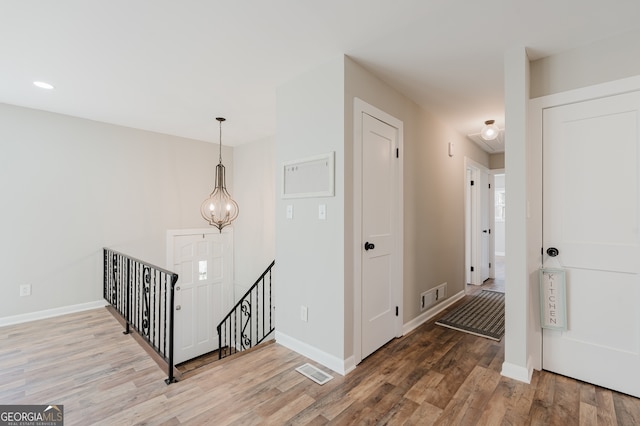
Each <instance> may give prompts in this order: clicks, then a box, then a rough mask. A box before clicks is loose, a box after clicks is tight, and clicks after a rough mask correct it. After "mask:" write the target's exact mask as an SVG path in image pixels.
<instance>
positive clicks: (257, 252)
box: [231, 138, 276, 300]
mask: <svg viewBox="0 0 640 426" xmlns="http://www.w3.org/2000/svg"><path fill="white" fill-rule="evenodd" d="M233 182H234V192H233V193H232V194H231V195H232V196H233V197H234V199H235V200H236V202H237V203H238V205H239V206H240V215H239V216H238V219H236V221H235V223H234V226H233V228H234V238H235V241H234V258H235V259H234V271H235V272H234V281H235V283H234V288H235V300H238V299H239V298H240V297H242V295H243V294H244V292H246V290H248V288H249V287H250V286H251V285H253V283H254V282H255V280H256V279H257V278H258V277H259V276H260V274H262V272H263V271H264V270H265V268H266V267H267V266H269V264H270V263H271V261H272V260H274V259H275V201H276V198H275V197H276V194H275V138H268V139H265V140H260V141H256V142H252V143H247V144H243V145H240V146H237V147H235V148H234V150H233Z"/></svg>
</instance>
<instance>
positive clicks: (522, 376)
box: [500, 361, 533, 383]
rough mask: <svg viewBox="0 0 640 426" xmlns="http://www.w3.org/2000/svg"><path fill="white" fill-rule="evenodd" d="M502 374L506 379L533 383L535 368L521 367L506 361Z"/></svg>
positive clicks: (503, 364)
mask: <svg viewBox="0 0 640 426" xmlns="http://www.w3.org/2000/svg"><path fill="white" fill-rule="evenodd" d="M500 374H501V375H503V376H504V377H508V378H510V379H514V380H518V381H520V382H524V383H531V376H532V375H533V368H532V367H531V366H527V367H523V366H521V365H516V364H512V363H510V362H506V361H505V362H503V363H502V371H501V372H500Z"/></svg>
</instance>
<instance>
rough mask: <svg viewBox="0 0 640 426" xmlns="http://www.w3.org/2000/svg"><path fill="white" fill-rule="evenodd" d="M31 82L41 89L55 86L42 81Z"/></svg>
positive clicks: (49, 88)
mask: <svg viewBox="0 0 640 426" xmlns="http://www.w3.org/2000/svg"><path fill="white" fill-rule="evenodd" d="M33 84H34V85H36V86H38V87H39V88H41V89H47V90H53V89H55V87H53V85H52V84H49V83H46V82H44V81H34V82H33Z"/></svg>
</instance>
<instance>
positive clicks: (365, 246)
mask: <svg viewBox="0 0 640 426" xmlns="http://www.w3.org/2000/svg"><path fill="white" fill-rule="evenodd" d="M374 248H376V246H375V244H373V243H370V242H368V241H367V242H366V243H364V249H365V250H366V251H369V250H373V249H374Z"/></svg>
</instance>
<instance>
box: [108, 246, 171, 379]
mask: <svg viewBox="0 0 640 426" xmlns="http://www.w3.org/2000/svg"><path fill="white" fill-rule="evenodd" d="M103 251H104V269H103V271H104V277H103V297H104V299H105V300H106V301H107V302H109V303H110V304H111V306H113V308H114V309H115V310H116V311H117V312H118V313H119V314H120V315H122V317H123V318H124V320H125V322H126V326H125V331H124V334H129V332H130V327H131V328H133V329H134V330H135V331H136V332H137V333H138V334H139V335H140V336H141V337H142V338H143V339H144V340H145V341H146V342H147V343H148V344H149V345H150V346H151V347H152V348H153V349H154V350H155V352H157V353H158V355H160V356H161V357H162V358H163V359H164V361H165V362H166V363H167V365H168V378H167V379H166V380H165V382H166V383H167V384H170V383H173V382H175V381H176V379H175V377H174V373H173V367H174V366H173V321H174V300H175V299H174V293H175V285H176V282H177V281H178V274H175V273H173V272H171V271H167V270H166V269H162V268H160V267H158V266H155V265H152V264H150V263H147V262H144V261H142V260H138V259H135V258H133V257H131V256H128V255H126V254H122V253H119V252H117V251H114V250H111V249H109V248H104V250H103Z"/></svg>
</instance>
